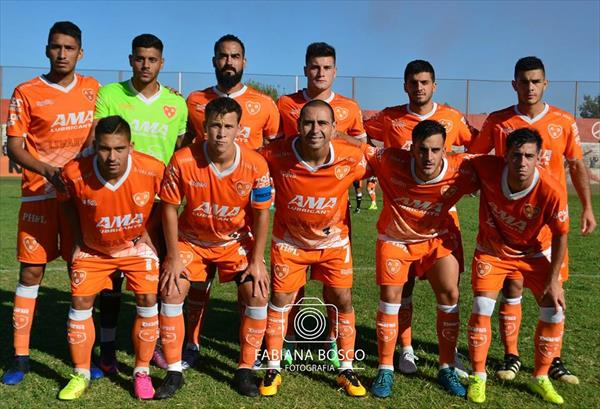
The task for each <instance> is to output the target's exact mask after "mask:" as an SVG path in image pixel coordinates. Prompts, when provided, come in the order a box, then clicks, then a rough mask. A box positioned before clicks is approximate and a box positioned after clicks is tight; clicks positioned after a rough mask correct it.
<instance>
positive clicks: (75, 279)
mask: <svg viewBox="0 0 600 409" xmlns="http://www.w3.org/2000/svg"><path fill="white" fill-rule="evenodd" d="M86 275H87V274H86V272H85V271H82V270H74V271H72V272H71V284H72V285H73V286H75V287H79V284H81V283H83V282H84V281H85V277H86Z"/></svg>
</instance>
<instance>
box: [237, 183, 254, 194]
mask: <svg viewBox="0 0 600 409" xmlns="http://www.w3.org/2000/svg"><path fill="white" fill-rule="evenodd" d="M250 190H252V184H250V183H248V182H244V181H239V182H235V191H236V192H237V194H238V195H240V196H242V197H244V196H248V194H249V193H250Z"/></svg>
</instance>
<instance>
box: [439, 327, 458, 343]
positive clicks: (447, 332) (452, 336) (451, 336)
mask: <svg viewBox="0 0 600 409" xmlns="http://www.w3.org/2000/svg"><path fill="white" fill-rule="evenodd" d="M442 337H443V338H444V339H446V340H448V341H450V342H456V340H457V339H458V328H444V329H443V330H442Z"/></svg>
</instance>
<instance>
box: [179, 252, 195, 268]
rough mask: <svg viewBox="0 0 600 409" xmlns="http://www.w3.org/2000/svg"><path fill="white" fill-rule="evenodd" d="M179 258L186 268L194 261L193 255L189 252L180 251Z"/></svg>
mask: <svg viewBox="0 0 600 409" xmlns="http://www.w3.org/2000/svg"><path fill="white" fill-rule="evenodd" d="M179 258H180V259H181V262H182V263H183V266H184V267H187V266H189V265H190V263H191V262H192V260H194V254H193V253H192V252H191V251H180V252H179Z"/></svg>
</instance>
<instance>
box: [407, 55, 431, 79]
mask: <svg viewBox="0 0 600 409" xmlns="http://www.w3.org/2000/svg"><path fill="white" fill-rule="evenodd" d="M422 72H428V73H430V74H431V80H432V81H433V82H435V71H434V69H433V65H431V63H430V62H429V61H425V60H414V61H411V62H409V63H408V64H406V68H405V69H404V82H406V80H407V79H408V77H409V76H410V75H415V74H420V73H422Z"/></svg>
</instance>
